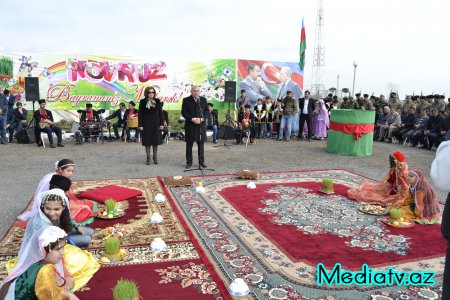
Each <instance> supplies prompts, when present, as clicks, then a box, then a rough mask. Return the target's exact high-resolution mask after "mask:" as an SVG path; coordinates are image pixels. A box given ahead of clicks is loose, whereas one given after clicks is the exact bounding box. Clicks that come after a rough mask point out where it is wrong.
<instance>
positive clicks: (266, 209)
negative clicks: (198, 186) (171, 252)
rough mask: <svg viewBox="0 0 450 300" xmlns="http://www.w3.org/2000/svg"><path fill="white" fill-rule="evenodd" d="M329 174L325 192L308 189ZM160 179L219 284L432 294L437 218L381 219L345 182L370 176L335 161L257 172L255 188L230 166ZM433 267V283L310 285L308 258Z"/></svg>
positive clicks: (317, 294) (277, 293) (290, 294)
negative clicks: (183, 178) (188, 177)
mask: <svg viewBox="0 0 450 300" xmlns="http://www.w3.org/2000/svg"><path fill="white" fill-rule="evenodd" d="M323 178H333V179H334V183H335V194H332V195H325V194H322V193H320V192H318V189H319V187H320V185H321V182H322V179H323ZM195 180H196V181H200V180H201V181H202V183H203V186H204V187H205V189H206V193H205V194H198V193H196V192H195V190H194V189H193V188H192V187H173V188H170V189H169V192H170V194H171V196H172V197H171V198H173V200H174V201H175V203H176V205H177V206H178V207H179V209H180V211H182V213H183V217H184V218H185V219H186V220H188V223H189V227H190V228H191V230H192V231H193V232H194V233H195V235H196V239H197V241H200V242H199V243H200V245H201V247H202V249H203V251H204V252H205V255H206V256H208V258H209V259H210V260H211V261H212V262H213V263H214V267H215V269H216V271H217V272H218V273H219V274H220V276H221V277H222V279H223V280H224V282H225V285H228V284H229V282H230V281H232V280H233V278H235V277H240V278H244V279H245V280H246V282H247V283H248V284H249V286H250V290H251V296H252V297H253V298H254V299H438V298H440V294H441V290H442V288H441V284H442V272H443V265H444V258H445V249H446V243H445V241H444V239H443V238H442V236H441V234H440V227H439V224H435V225H431V226H430V225H428V226H426V225H419V224H416V226H415V227H413V228H411V229H396V228H391V227H387V226H386V225H384V224H383V223H382V222H381V221H380V217H378V216H372V215H367V214H364V213H362V212H360V211H359V210H358V208H359V205H358V204H357V203H355V202H354V201H351V200H348V199H347V198H346V191H347V189H348V188H351V187H358V186H359V185H360V184H361V183H362V182H363V181H370V179H368V178H365V177H362V176H359V175H356V174H353V173H350V172H347V171H344V170H325V171H298V172H285V173H265V174H262V177H261V179H259V180H258V181H256V185H257V188H256V189H254V190H250V189H247V188H246V184H247V183H248V181H246V180H239V179H237V178H236V177H235V176H234V175H219V176H206V177H204V178H195ZM318 263H323V264H324V265H325V266H326V267H327V268H330V269H331V268H332V267H333V266H334V264H335V263H341V264H342V267H343V269H346V270H354V271H356V270H361V267H362V264H367V265H368V266H369V267H370V268H373V269H374V270H387V268H388V267H389V266H392V267H393V268H395V270H397V271H405V272H411V271H413V270H416V271H425V270H428V271H435V272H436V274H437V275H436V276H435V277H434V280H435V281H436V283H437V284H436V285H435V286H431V287H417V286H397V285H395V286H375V285H370V286H355V285H350V286H318V285H317V283H316V272H317V269H316V266H317V264H318Z"/></svg>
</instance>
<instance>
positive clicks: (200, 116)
mask: <svg viewBox="0 0 450 300" xmlns="http://www.w3.org/2000/svg"><path fill="white" fill-rule="evenodd" d="M181 114H182V116H183V117H184V118H185V120H186V124H185V141H186V169H189V168H190V167H192V146H193V145H194V142H197V147H198V163H199V166H200V167H201V168H206V165H205V153H204V142H205V141H206V122H205V121H206V120H207V119H208V118H209V110H208V103H207V102H206V98H204V97H200V87H199V86H198V85H192V87H191V95H190V96H189V97H186V98H184V99H183V104H182V106H181Z"/></svg>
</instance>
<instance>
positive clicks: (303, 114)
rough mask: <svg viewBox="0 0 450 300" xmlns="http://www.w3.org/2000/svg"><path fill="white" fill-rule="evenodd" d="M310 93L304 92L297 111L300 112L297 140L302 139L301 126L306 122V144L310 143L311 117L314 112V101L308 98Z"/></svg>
mask: <svg viewBox="0 0 450 300" xmlns="http://www.w3.org/2000/svg"><path fill="white" fill-rule="evenodd" d="M310 94H311V93H310V92H309V91H305V97H304V98H300V100H299V102H300V103H299V110H300V128H299V132H298V139H299V140H302V139H303V126H304V124H305V122H306V125H307V126H308V142H311V137H312V115H313V111H314V104H315V102H316V100H314V99H312V98H310V97H309V96H310Z"/></svg>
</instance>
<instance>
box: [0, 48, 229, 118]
mask: <svg viewBox="0 0 450 300" xmlns="http://www.w3.org/2000/svg"><path fill="white" fill-rule="evenodd" d="M27 76H29V77H38V78H39V90H40V98H41V99H46V100H47V107H48V108H49V109H61V110H78V109H84V107H85V104H86V103H92V104H93V106H94V109H100V108H104V109H107V110H108V109H116V108H118V106H119V103H121V102H129V101H134V102H135V103H138V102H139V100H140V99H142V98H143V91H144V89H145V87H147V86H150V85H152V86H154V87H155V88H156V90H157V93H158V95H157V97H158V98H160V99H161V100H162V101H164V109H166V110H180V109H181V103H182V100H183V98H184V97H187V96H189V95H190V87H191V84H194V83H195V84H198V85H200V87H201V95H202V96H204V97H206V98H207V100H208V101H209V102H212V103H214V107H215V108H217V109H222V108H223V107H224V103H223V102H224V97H225V89H224V87H225V81H236V60H235V59H214V60H205V61H197V62H193V61H186V60H183V59H172V58H170V59H161V58H158V59H154V58H147V57H116V56H94V55H69V54H29V53H27V54H22V53H21V54H17V53H0V89H1V90H3V89H5V88H7V89H8V90H10V91H11V93H12V94H16V95H18V97H17V98H18V99H21V98H22V99H24V98H25V93H24V91H25V77H27Z"/></svg>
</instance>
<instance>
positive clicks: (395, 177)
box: [347, 151, 409, 206]
mask: <svg viewBox="0 0 450 300" xmlns="http://www.w3.org/2000/svg"><path fill="white" fill-rule="evenodd" d="M389 162H390V169H389V173H388V175H387V176H386V179H385V180H384V181H383V182H381V183H378V184H371V183H368V182H363V183H362V184H361V187H360V188H358V189H349V190H348V191H347V196H348V197H349V198H350V199H353V200H356V201H358V202H365V203H374V204H380V205H383V206H389V205H392V206H399V205H402V204H403V203H405V202H406V200H407V199H408V197H409V184H408V165H407V164H406V158H405V156H404V155H403V153H401V152H399V151H397V152H394V153H392V154H391V155H390V156H389Z"/></svg>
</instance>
